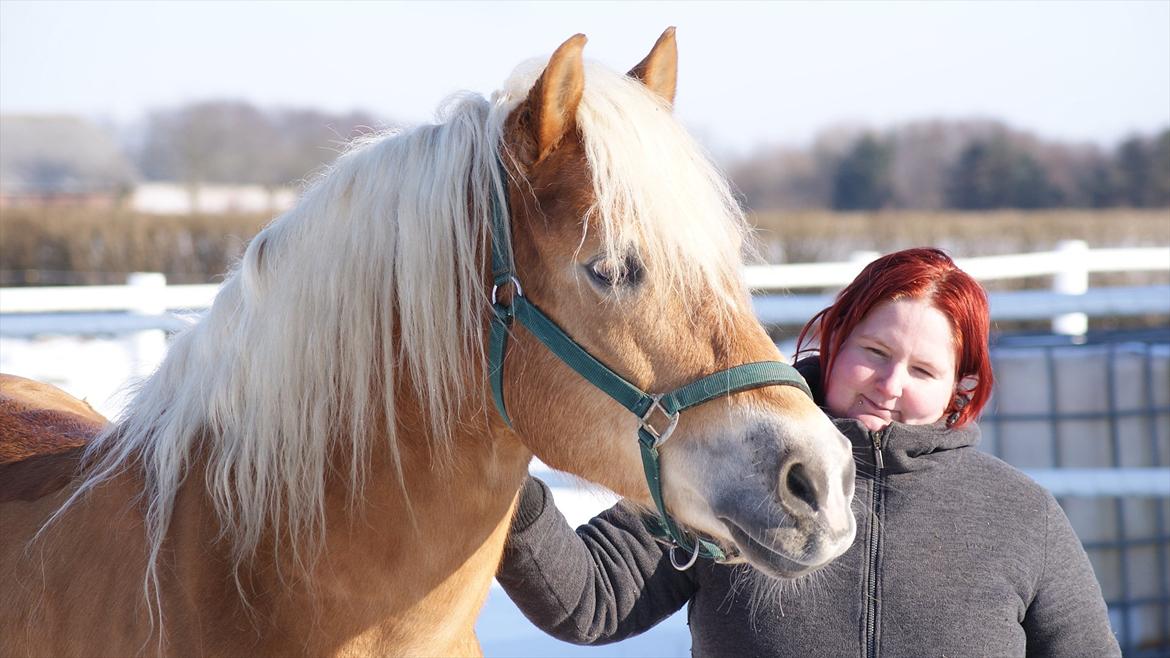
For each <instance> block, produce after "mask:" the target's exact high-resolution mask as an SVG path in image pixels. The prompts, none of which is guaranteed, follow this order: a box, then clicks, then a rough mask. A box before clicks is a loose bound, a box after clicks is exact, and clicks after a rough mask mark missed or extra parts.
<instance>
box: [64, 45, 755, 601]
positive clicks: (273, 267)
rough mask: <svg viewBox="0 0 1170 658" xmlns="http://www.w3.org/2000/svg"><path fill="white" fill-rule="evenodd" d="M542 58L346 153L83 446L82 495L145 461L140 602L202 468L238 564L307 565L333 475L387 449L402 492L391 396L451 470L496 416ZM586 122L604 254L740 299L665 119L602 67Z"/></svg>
mask: <svg viewBox="0 0 1170 658" xmlns="http://www.w3.org/2000/svg"><path fill="white" fill-rule="evenodd" d="M542 67H543V62H541V63H539V65H538V66H527V67H521V69H519V71H520V72H518V73H516V74H514V75H513V76H512V78H510V79H509V81H508V82H507V83H506V85H505V88H504V89H503V90H502V91H500V92H497V93H496V94H495V95H494V96H493V98H492V100H491V101H488V100H486V99H484V98H482V97H479V96H474V95H459V96H456V97H454V98H453V99H452V100H451V101H450V102H449V104H448V105H447V106H446V109H445V111H443V112H442V113H441V117H440V118H441V123H439V124H437V125H426V126H421V127H417V128H414V129H411V130H407V131H404V132H401V133H397V134H395V133H388V134H383V135H378V136H374V137H370V138H366V139H363V140H361V141H360V142H359V143H357V144H355V145H354V146H353V148H352V149H350V150H349V151H348V152H346V153H345V154H344V155H342V156H341V157H340V158H339V159H338V161H337V162H336V163H335V165H334V166H333V167H332V168H331V170H330V171H329V172H327V174H326V175H325V176H323V177H322V178H321V179H320V180H319V181H318V182H317V183H316V184H315V185H314V186H312V187H311V188H310V189H309V190H308V191H307V192H306V194H305V196H304V198H303V200H302V201H301V202H300V203H299V205H298V206H297V207H296V208H294V209H292V210H290V211H289V212H287V213H286V214H284V215H282V216H281V217H279V218H277V219H276V220H275V221H273V223H272V224H270V225H269V226H268V227H267V228H265V229H264V230H263V231H261V232H260V233H259V234H258V235H257V236H256V237H255V239H254V240H253V241H252V242H251V244H250V245H249V246H248V248H247V250H246V252H245V254H244V256H243V258H242V259H241V262H240V263H239V264H238V266H237V267H236V269H235V270H234V271H233V272H232V273H231V275H230V276H229V277H228V279H227V281H226V282H225V283H224V285H223V287H222V289H221V290H220V292H219V294H218V296H217V297H216V300H215V302H214V305H213V306H212V308H211V309H210V311H209V312H208V313H207V314H206V316H205V317H204V318H203V319H202V320H201V321H200V322H199V323H198V324H196V325H194V326H193V327H191V328H190V329H188V330H187V331H186V332H184V333H182V334H181V335H179V336H177V337H176V338H175V339H174V341H173V342H172V344H171V346H170V349H169V352H168V354H167V357H166V359H165V361H164V362H163V363H162V365H161V366H160V367H159V369H158V371H157V372H156V373H155V374H154V375H153V376H152V377H151V378H150V379H149V380H147V381H146V382H145V383H144V384H143V385H142V387H141V389H140V391H139V392H138V394H137V395H136V396H135V398H134V399H133V401H132V402H131V404H130V405H129V406H128V408H127V409H126V411H125V412H124V414H123V416H122V417H121V418H120V419H119V421H118V422H117V423H116V425H115V426H114V427H112V429H110V430H109V431H107V432H106V433H105V434H103V435H102V436H101V437H99V438H98V440H97V441H96V442H95V443H93V444H92V446H91V447H90V448H89V450H88V452H87V463H88V466H87V471H86V473H87V475H86V479H85V481H84V483H83V484H82V486H81V487H80V489H79V490H78V491H77V493H76V494H74V496H73V497H72V498H71V499H70V503H71V502H73V501H75V500H77V499H78V498H79V497H81V496H82V495H84V494H85V492H87V491H89V490H92V489H93V488H94V487H96V486H97V485H99V484H100V483H102V482H103V481H105V480H108V479H110V478H111V477H113V476H115V475H117V474H118V473H119V472H121V471H122V470H125V469H127V468H130V467H133V468H136V469H137V468H141V473H142V475H143V476H144V478H145V483H146V491H145V502H146V504H147V512H146V514H147V516H146V532H147V534H148V539H149V545H150V547H151V554H150V563H149V565H150V566H149V569H148V574H147V581H146V587H147V591H148V592H149V591H150V590H151V589H152V586H153V589H154V591H155V592H156V593H157V591H158V589H157V559H158V555H159V551H160V547H161V546H162V544H163V540H164V538H165V537H166V535H167V531H168V528H169V525H170V521H171V516H172V513H173V511H174V506H175V498H176V494H177V492H178V491H179V488H180V485H181V484H182V482H183V480H184V478H185V477H186V476H187V474H188V473H189V472H190V470H191V466H192V463H193V462H195V461H196V460H199V461H200V463H201V464H202V465H203V473H204V474H205V475H204V479H205V482H204V483H203V484H205V486H206V488H207V491H208V492H209V495H210V496H211V498H212V500H213V501H214V503H215V507H216V510H217V513H218V516H219V521H220V524H221V527H222V529H223V533H224V535H225V536H226V537H227V538H228V539H229V540H230V542H231V545H232V546H233V551H234V556H235V560H236V563H237V564H240V563H241V562H243V561H245V560H247V559H248V558H249V557H250V556H251V555H253V554H254V553H255V551H256V549H257V546H258V545H259V543H260V541H261V539H262V537H263V536H264V535H265V533H268V532H273V533H276V536H277V537H281V538H287V539H292V540H293V541H292V550H293V551H294V553H295V552H296V551H297V550H298V548H297V547H298V545H303V546H305V547H309V548H311V549H314V550H316V549H319V547H320V545H321V539H322V532H323V527H324V520H325V519H324V516H325V511H324V510H325V504H324V503H325V493H326V480H327V475H329V474H331V473H338V472H339V473H341V474H342V475H344V476H347V477H348V483H349V487H350V491H349V494H350V496H351V498H350V499H351V501H353V500H358V499H360V492H361V491H362V487H363V486H364V482H365V477H366V476H365V465H366V464H367V463H368V461H369V459H370V457H371V454H372V453H373V451H375V450H386V451H388V454H389V456H390V457H391V459H392V461H393V463H394V464H395V467H396V469H397V471H398V476H399V481H400V483H401V482H402V480H403V478H402V462H401V454H400V442H401V441H402V440H403V437H400V436H398V434H397V432H396V429H395V428H396V422H395V419H397V418H398V417H399V410H398V409H396V408H395V399H396V395H395V392H396V391H403V390H409V391H413V394H414V397H415V398H417V400H418V401H419V405H420V407H421V408H422V409H423V413H424V416H425V419H426V422H427V423H429V425H428V427H427V428H426V429H427V430H428V431H429V434H430V436H431V441H432V443H431V450H432V453H431V454H432V461H433V462H434V463H435V464H436V465H440V466H441V465H442V464H443V463H444V461H445V459H446V457H447V456H449V454H450V451H451V445H452V436H453V434H454V433H455V430H456V425H457V423H459V422H460V419H464V421H463V422H466V419H468V418H473V417H474V415H475V414H479V415H480V416H484V415H485V414H488V413H494V412H492V411H490V409H491V407H490V405H486V404H484V396H483V395H482V393H481V392H482V391H483V390H484V389H485V388H486V387H485V382H484V381H482V379H483V365H482V364H483V362H484V347H483V337H482V336H481V333H482V327H483V326H484V314H485V313H486V312H487V311H488V308H489V303H488V300H487V299H486V293H487V291H486V290H485V289H484V278H485V275H484V270H485V259H486V257H487V254H488V249H489V242H490V237H489V226H490V213H491V206H492V203H491V201H492V197H493V195H496V194H498V193H500V192H501V191H502V189H503V187H502V185H503V181H502V180H500V173H499V168H498V166H497V160H498V158H499V157H500V156H499V155H498V150H499V145H500V144H501V139H502V136H503V134H502V131H503V125H504V119H505V118H506V117H507V116H508V114H509V113H510V112H511V111H512V109H514V108H515V107H516V105H517V104H518V103H520V102H521V101H523V100H524V98H525V96H526V95H527V92H528V90H529V88H530V87H531V86H532V84H533V83H534V81H535V79H536V77H537V75H539V72H540V69H541V68H542ZM577 122H578V127H579V130H580V134H581V138H582V140H583V143H584V147H585V152H586V155H587V158H588V162H589V164H590V166H591V168H592V175H593V191H594V193H595V195H596V204H595V206H594V208H593V210H592V213H593V214H594V216H595V218H594V219H595V225H596V226H597V227H599V229H598V231H599V236H598V237H599V239H600V240H601V244H602V245H603V247H602V248H603V251H604V253H606V254H609V255H610V256H611V257H615V258H618V257H620V255H621V254H623V253H624V252H625V251H626V250H627V249H628V248H629V247H630V246H631V245H636V248H637V249H638V250H639V252H640V254H641V255H642V257H643V258H644V259H645V260H646V261H647V262H648V263H650V264H651V266H652V267H653V268H654V271H655V273H656V276H657V277H661V278H662V280H665V281H667V282H669V283H670V286H671V288H672V289H674V290H675V291H677V292H679V293H680V294H686V291H687V290H688V289H698V288H700V287H701V288H704V289H709V290H715V291H719V292H720V293H721V294H726V295H729V296H737V297H739V298H745V297H746V296H745V295H744V291H743V289H742V283H741V279H740V277H739V274H738V270H739V265H740V262H741V260H740V249H741V245H742V243H743V238H744V221H743V217H742V214H741V212H740V210H739V208H738V205H737V204H736V202H735V200H734V198H733V196H732V194H731V193H730V191H729V190H728V187H727V184H726V183H725V181H724V178H723V177H722V175H721V174H720V173H719V172H718V171H717V170H716V169H715V168H714V167H713V166H712V165H711V163H710V162H709V161H708V159H707V158H706V156H705V155H704V154H703V153H702V151H701V150H700V149H699V148H698V147H697V146H696V145H695V144H694V142H693V141H692V140H691V138H690V137H689V136H688V135H687V134H686V132H685V131H684V129H683V128H682V127H681V126H680V125H679V124H678V122H677V121H676V120H675V119H674V118H672V117H671V115H670V110H669V108H668V107H667V106H665V105H664V104H663V103H662V101H661V100H660V99H658V98H657V97H656V96H654V95H653V94H651V93H650V92H648V91H647V90H646V89H645V87H643V86H642V85H641V84H640V83H638V82H636V81H634V80H632V79H630V78H627V77H625V76H623V75H620V74H616V73H613V72H610V71H608V70H605V69H603V68H601V67H598V66H595V65H589V66H588V67H587V69H586V88H585V94H584V98H583V101H582V103H581V105H580V107H579V110H578V114H577ZM503 157H504V159H506V160H507V159H508V157H509V156H508V154H504V155H503ZM520 186H521V189H522V190H523V189H525V188H524V187H523V186H524V183H523V181H521V182H520ZM586 224H588V222H586ZM684 227H685V228H684ZM582 239H584V236H582ZM520 274H521V276H523V272H522V271H521V272H520ZM407 387H409V388H408V389H407ZM339 455H340V456H341V457H340V459H339V457H338V456H339ZM335 461H340V462H342V463H334V462H335ZM402 486H405V485H402ZM68 506H69V503H67V504H66V506H65V507H64V508H62V509H63V510H64V509H67V508H68ZM60 513H61V512H58V515H59V514H60Z"/></svg>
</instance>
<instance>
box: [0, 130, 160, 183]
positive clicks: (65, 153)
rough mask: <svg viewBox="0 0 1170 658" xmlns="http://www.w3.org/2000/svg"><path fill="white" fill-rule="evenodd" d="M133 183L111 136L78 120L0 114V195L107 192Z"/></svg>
mask: <svg viewBox="0 0 1170 658" xmlns="http://www.w3.org/2000/svg"><path fill="white" fill-rule="evenodd" d="M136 178H137V174H136V172H135V170H134V166H133V165H132V164H131V163H130V161H129V160H128V159H127V158H126V155H125V154H124V153H122V151H121V149H119V148H118V145H117V144H116V143H115V142H114V139H113V138H112V136H111V135H110V134H109V133H108V132H107V131H105V130H103V129H101V128H99V127H98V126H97V125H95V124H93V123H91V122H89V121H87V120H85V119H82V118H81V117H75V116H61V115H45V116H33V115H0V194H4V195H23V194H86V193H95V192H112V191H116V190H119V189H124V188H126V187H128V186H130V185H132V184H133V183H134V181H135V180H136Z"/></svg>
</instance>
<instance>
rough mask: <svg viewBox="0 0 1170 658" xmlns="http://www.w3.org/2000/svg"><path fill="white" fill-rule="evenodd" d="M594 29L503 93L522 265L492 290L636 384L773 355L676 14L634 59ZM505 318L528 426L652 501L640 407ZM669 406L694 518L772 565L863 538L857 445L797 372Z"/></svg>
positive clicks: (565, 461)
mask: <svg viewBox="0 0 1170 658" xmlns="http://www.w3.org/2000/svg"><path fill="white" fill-rule="evenodd" d="M585 41H586V40H585V37H584V36H583V35H576V36H574V37H572V38H570V39H569V40H568V41H565V42H564V43H563V44H562V45H561V46H560V47H559V48H558V49H557V50H556V52H555V53H554V54H553V55H552V57H551V58H550V60H549V61H548V64H547V66H545V67H544V69H543V71H541V72H540V73H539V76H538V77H536V79H535V80H534V81H532V80H531V79H530V78H529V79H525V78H524V77H523V76H520V79H519V80H516V81H514V83H515V84H514V85H513V86H512V87H510V88H509V89H506V90H505V91H504V94H505V97H504V99H503V101H504V102H505V103H507V102H508V100H509V99H508V97H507V95H508V94H511V96H512V99H511V102H513V103H514V107H513V108H512V109H511V111H510V113H509V114H508V116H507V119H506V120H505V121H504V123H503V130H502V138H501V141H502V144H501V159H502V161H503V163H504V167H505V169H506V172H507V173H506V177H507V178H508V180H509V185H508V199H507V201H508V204H507V206H508V208H509V209H510V215H511V223H510V232H511V243H512V252H513V254H514V256H513V257H514V260H515V265H514V271H515V274H516V277H517V279H516V281H515V282H506V285H504V286H503V287H504V290H502V291H500V292H499V294H500V295H523V296H524V297H525V298H526V299H527V300H529V301H531V303H532V304H534V305H536V306H538V307H539V308H541V309H543V311H544V313H546V314H547V316H548V317H549V318H551V320H552V322H553V323H555V324H556V325H559V327H560V328H561V329H563V331H564V332H565V333H566V334H567V335H568V336H570V337H571V340H572V341H575V342H576V343H577V344H579V345H580V346H581V347H583V348H584V350H585V351H586V352H588V353H589V354H590V355H592V356H593V357H595V358H596V359H597V360H598V361H600V362H601V363H603V364H605V365H606V366H608V368H609V369H611V370H612V371H613V372H614V373H616V374H617V375H619V376H620V378H621V379H624V380H626V381H627V382H630V383H632V384H633V385H634V386H635V387H636V388H637V389H641V390H642V391H647V392H652V393H653V392H657V393H662V392H666V391H673V390H676V389H679V388H680V387H683V386H685V385H687V384H688V383H690V382H694V381H696V380H699V379H701V378H704V377H709V376H712V375H713V374H714V373H719V372H721V371H725V370H727V369H729V368H733V367H735V366H738V365H741V364H748V363H755V362H764V361H776V360H778V359H780V358H781V357H780V355H779V353H778V350H777V348H776V346H775V345H774V344H773V343H772V341H771V340H770V339H769V338H768V336H767V334H766V333H765V331H764V330H763V328H762V327H761V326H760V324H759V322H758V321H757V320H756V318H755V317H754V315H753V312H752V308H751V304H750V297H749V295H748V292H747V289H746V286H745V284H744V282H743V280H742V278H741V274H740V270H741V264H742V260H741V259H742V256H741V252H742V251H743V242H744V235H745V228H744V219H743V217H742V214H741V211H740V210H739V208H738V206H737V204H736V202H735V200H734V198H733V197H732V195H731V193H730V192H729V190H728V187H727V185H726V183H725V182H724V180H723V179H722V177H721V176H720V174H719V173H718V172H717V171H716V170H715V168H714V167H713V166H712V165H711V164H710V163H709V162H708V160H707V159H706V158H705V156H704V155H703V154H702V152H701V150H700V149H699V148H698V147H697V146H696V145H695V144H694V143H693V142H692V141H691V139H690V138H689V137H688V136H687V134H686V133H685V131H684V130H683V129H682V127H681V126H680V124H679V123H678V121H677V120H675V119H674V117H673V116H672V113H671V108H672V105H673V101H674V95H675V81H676V74H677V50H676V44H675V37H674V30H673V28H672V29H669V30H667V31H666V32H665V33H664V34H663V35H662V37H661V38H660V39H659V40H658V42H657V43H656V44H655V46H654V48H653V49H652V50H651V52H650V53H649V55H647V56H646V58H645V59H644V60H643V61H641V62H640V63H638V64H637V65H636V66H635V67H634V68H633V69H632V70H631V71H630V72H629V73H628V74H627V75H625V76H622V75H618V74H614V73H610V72H608V71H605V70H603V69H601V68H599V67H594V66H592V65H590V64H587V63H585V62H584V61H583V59H582V48H583V46H584V45H585ZM496 248H497V249H499V248H500V245H498V244H497V245H496ZM497 283H500V282H497ZM512 288H518V289H512ZM511 333H512V337H511V341H510V347H509V348H508V350H509V351H508V354H507V357H506V359H504V372H503V391H504V402H505V403H506V407H507V409H508V410H509V411H508V414H509V415H510V416H511V421H512V426H513V428H514V430H515V434H516V436H517V437H518V438H519V440H520V441H522V442H523V443H524V444H525V445H526V446H527V447H528V448H529V449H530V450H531V451H532V452H534V453H535V454H536V455H537V456H539V457H540V458H541V459H542V460H543V461H544V462H546V463H547V464H549V465H550V466H553V467H554V468H558V469H562V470H565V471H569V472H572V473H574V474H576V475H579V476H581V477H584V478H586V479H588V480H592V481H594V482H599V483H601V484H604V485H605V486H607V487H609V488H610V489H612V490H613V491H615V492H617V493H619V494H621V495H623V496H625V497H627V498H630V499H632V500H635V501H638V502H640V503H642V504H645V505H647V506H653V503H652V500H651V498H652V496H651V489H650V488H648V486H647V480H646V478H645V477H644V465H643V461H642V459H640V455H639V444H638V440H637V436H638V430H639V427H640V426H641V423H642V421H641V419H639V418H638V417H637V416H636V415H635V414H633V413H631V412H630V411H629V410H627V409H624V408H622V406H621V405H619V404H618V403H617V402H615V400H614V399H612V398H611V396H610V395H607V394H606V393H604V392H603V391H601V390H599V389H598V388H597V387H596V386H595V385H593V384H592V383H590V382H589V381H586V379H584V378H583V377H582V376H580V375H579V374H578V373H577V372H574V370H573V369H572V368H570V366H568V365H566V363H565V362H564V361H563V360H562V359H561V358H558V357H557V356H556V355H554V354H553V352H551V351H550V350H549V349H546V348H545V346H544V345H542V344H541V342H540V340H539V339H538V337H536V336H534V335H533V332H532V331H531V330H528V329H514V330H513V331H512V332H511ZM654 411H655V413H661V412H659V411H657V410H654ZM674 420H677V427H676V428H674V430H673V435H672V437H671V438H670V439H669V441H668V442H665V443H662V444H661V446H660V451H659V454H660V468H661V481H662V498H663V502H664V505H665V508H666V510H668V512H669V514H670V515H671V516H673V517H674V518H676V519H677V520H679V521H681V522H682V523H683V524H684V525H686V526H688V527H689V528H691V529H692V530H694V531H697V532H699V533H701V534H703V535H706V536H708V537H711V538H713V539H714V540H715V541H716V543H717V544H718V545H721V546H723V547H725V548H726V549H729V551H730V552H731V553H733V554H738V555H739V556H741V557H742V559H745V560H746V561H748V562H750V563H751V564H753V565H754V566H756V567H758V568H759V569H761V570H762V571H764V572H765V573H767V574H770V575H773V576H779V577H790V576H796V575H800V574H803V573H806V572H808V571H811V570H813V569H816V568H818V567H820V566H821V565H823V564H825V563H827V562H828V561H829V560H831V559H833V558H834V557H836V556H838V555H840V554H841V553H842V552H844V551H845V549H846V548H848V546H849V545H850V544H851V543H852V539H853V535H854V531H855V524H854V519H853V515H852V513H851V511H850V508H849V504H850V500H851V498H852V491H853V473H854V465H853V459H852V456H851V451H850V447H849V444H848V442H847V441H846V440H845V439H844V437H843V436H841V435H840V434H839V433H838V432H837V431H836V429H835V428H834V427H833V425H832V423H831V422H830V421H829V420H828V418H826V417H825V415H824V414H823V413H822V412H821V411H820V410H819V409H818V408H817V406H816V405H815V404H814V403H813V401H812V400H811V399H810V397H809V395H808V394H807V393H806V392H804V391H802V390H801V388H800V387H798V386H761V387H757V388H753V389H751V390H746V391H742V392H738V393H735V394H732V395H727V396H717V397H715V399H712V400H710V401H707V402H705V403H704V404H701V405H699V406H696V407H694V408H693V409H688V410H686V411H684V412H682V413H681V414H679V415H678V417H677V419H674ZM668 421H669V419H666V418H659V419H656V420H651V421H649V422H651V423H657V424H658V425H662V423H664V422H668ZM659 429H661V427H660V428H659Z"/></svg>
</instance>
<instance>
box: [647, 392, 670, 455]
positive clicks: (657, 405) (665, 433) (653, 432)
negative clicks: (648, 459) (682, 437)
mask: <svg viewBox="0 0 1170 658" xmlns="http://www.w3.org/2000/svg"><path fill="white" fill-rule="evenodd" d="M650 399H651V400H653V402H652V403H651V404H650V408H649V409H647V410H646V413H644V414H642V428H643V429H645V430H646V431H647V432H649V433H650V436H653V437H654V447H655V448H657V447H658V446H661V445H662V444H663V443H666V440H667V439H669V438H670V435H671V434H674V429H675V428H676V427H678V412H677V411H676V412H674V414H670V413H668V412H667V411H666V409H664V408H663V407H662V394H661V393H660V394H658V395H651V396H650ZM655 409H657V410H658V413H660V414H662V415H663V416H664V417H666V428H665V429H663V430H662V431H661V432H659V431H658V428H656V427H654V426H653V425H651V424H650V417H651V416H653V415H654V410H655Z"/></svg>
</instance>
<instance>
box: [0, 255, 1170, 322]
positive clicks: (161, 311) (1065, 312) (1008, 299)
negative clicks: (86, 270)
mask: <svg viewBox="0 0 1170 658" xmlns="http://www.w3.org/2000/svg"><path fill="white" fill-rule="evenodd" d="M877 256H878V254H877V253H874V252H861V253H858V254H855V255H854V257H853V258H852V259H851V260H850V261H849V262H844V263H807V264H791V265H764V266H754V267H748V268H747V270H746V278H747V282H748V285H749V287H751V288H752V290H753V291H755V292H756V295H755V298H754V305H755V310H756V314H757V315H758V316H759V318H760V320H761V321H762V322H763V323H765V324H769V325H779V324H787V325H792V324H802V323H804V322H805V321H806V320H807V319H808V318H810V317H812V316H813V314H815V313H816V312H817V311H819V310H820V309H822V308H824V307H825V306H828V305H829V303H831V302H832V295H829V294H791V293H789V292H788V291H791V290H800V289H808V288H820V289H825V288H839V287H841V286H844V285H845V284H847V283H849V282H850V281H852V280H853V277H855V276H856V275H857V273H858V272H859V271H861V268H862V267H864V266H865V264H866V263H868V262H869V261H870V260H872V259H874V258H876V257H877ZM958 265H959V266H960V267H962V268H963V269H964V270H965V271H967V272H969V273H970V274H971V275H972V276H974V277H975V278H976V279H979V280H981V281H992V280H1003V279H1019V278H1024V277H1037V276H1051V277H1052V279H1053V285H1052V287H1051V288H1050V289H1048V290H1024V291H1013V292H993V293H991V294H990V295H989V301H990V303H991V315H992V319H994V320H1038V319H1047V318H1051V320H1052V324H1053V331H1054V332H1056V333H1060V334H1067V335H1074V336H1075V335H1083V334H1084V333H1085V331H1086V330H1087V328H1088V317H1090V316H1094V317H1126V316H1136V315H1166V316H1170V285H1157V286H1140V287H1111V288H1089V275H1090V274H1091V273H1095V272H1166V273H1170V247H1144V248H1130V249H1089V248H1088V246H1087V245H1086V244H1085V243H1084V242H1080V241H1069V242H1065V243H1062V244H1061V245H1060V247H1059V248H1058V249H1057V250H1056V251H1051V252H1038V253H1030V254H1012V255H1006V256H984V257H978V258H965V259H959V260H958ZM218 290H219V286H217V285H178V286H168V285H166V279H165V278H164V277H163V276H162V275H161V274H134V275H131V277H130V279H129V281H128V282H127V285H125V286H64V287H29V288H0V336H34V335H39V334H110V333H131V332H140V331H146V330H152V329H154V330H158V329H161V330H168V331H174V330H177V329H179V328H181V327H182V326H183V325H184V323H183V321H181V320H180V319H179V318H177V317H175V316H173V315H170V314H168V312H167V311H169V310H178V309H185V310H196V311H198V310H202V309H206V308H208V307H209V306H210V305H211V302H212V300H213V299H214V298H215V294H216V292H217V291H218ZM111 312H121V313H120V314H112V313H111ZM65 313H69V314H74V315H62V314H65ZM76 314H88V315H76Z"/></svg>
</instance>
